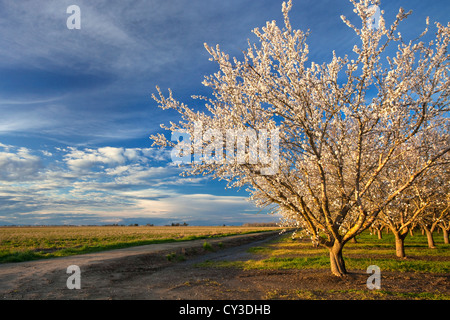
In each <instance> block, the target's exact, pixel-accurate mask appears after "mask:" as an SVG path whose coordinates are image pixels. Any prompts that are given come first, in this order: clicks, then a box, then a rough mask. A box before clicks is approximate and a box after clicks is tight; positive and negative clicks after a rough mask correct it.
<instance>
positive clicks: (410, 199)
mask: <svg viewBox="0 0 450 320" xmlns="http://www.w3.org/2000/svg"><path fill="white" fill-rule="evenodd" d="M439 142H440V143H444V141H439V139H436V138H435V139H430V136H428V137H426V138H425V139H422V138H421V137H420V135H416V136H415V137H414V138H412V139H411V141H410V143H409V144H408V145H406V148H407V150H405V149H404V147H405V146H403V148H399V149H398V150H397V152H396V153H397V154H396V155H395V159H394V160H393V162H392V163H391V165H390V167H389V168H388V169H387V170H385V171H384V172H383V173H382V174H381V175H380V176H379V177H378V181H377V183H378V188H376V189H374V190H373V191H372V192H373V201H374V202H375V203H374V205H376V202H377V201H378V199H380V198H384V197H385V196H386V195H387V194H389V193H391V192H392V191H393V190H396V189H397V188H398V187H399V185H402V184H404V183H405V181H404V179H405V178H406V179H407V178H408V174H405V172H406V173H409V172H415V171H417V170H418V169H419V168H421V167H423V166H424V165H425V163H426V162H427V161H428V155H429V153H430V152H429V149H430V148H435V147H436V145H435V143H437V144H439ZM413 143H414V144H415V145H414V147H411V144H413ZM441 147H442V146H441ZM441 147H439V146H438V148H441ZM438 163H439V164H441V165H438V166H436V165H434V166H431V167H430V168H429V170H428V171H427V174H425V175H421V176H420V177H418V178H417V179H415V181H414V182H413V183H412V184H411V186H410V188H408V189H407V190H405V191H404V192H402V193H401V194H400V195H398V196H397V197H396V198H395V199H394V200H393V201H391V202H390V203H389V204H388V205H387V206H385V207H384V208H383V209H382V210H381V211H380V213H379V215H378V219H377V220H376V221H377V222H379V223H381V225H383V226H385V227H387V228H389V229H390V230H391V231H392V233H393V234H394V236H395V248H396V255H397V257H399V258H405V257H406V256H405V248H404V240H405V238H406V236H407V235H408V231H410V230H411V229H412V228H413V227H414V226H415V225H417V224H421V225H422V224H425V223H426V222H428V221H430V220H433V221H434V222H433V223H431V224H432V225H433V226H432V227H433V228H434V227H435V226H437V224H438V223H439V221H442V220H443V219H444V218H445V216H446V215H447V214H448V213H447V211H448V209H449V208H448V189H449V176H448V169H447V167H448V165H449V164H450V158H449V157H448V156H447V155H445V156H443V157H442V158H441V159H440V161H439V162H438ZM444 165H445V166H444ZM379 193H381V194H379ZM433 218H434V219H433Z"/></svg>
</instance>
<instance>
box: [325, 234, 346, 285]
mask: <svg viewBox="0 0 450 320" xmlns="http://www.w3.org/2000/svg"><path fill="white" fill-rule="evenodd" d="M342 248H343V244H342V243H339V242H337V241H335V242H334V245H333V246H332V247H329V248H328V249H329V250H330V264H331V272H332V273H333V274H334V275H335V276H338V277H342V276H344V275H346V274H347V270H346V269H345V262H344V259H343V257H342Z"/></svg>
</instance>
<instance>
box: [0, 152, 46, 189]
mask: <svg viewBox="0 0 450 320" xmlns="http://www.w3.org/2000/svg"><path fill="white" fill-rule="evenodd" d="M0 147H1V148H3V151H1V150H0V181H24V180H30V179H31V180H34V179H36V178H37V175H38V173H39V170H40V169H41V168H42V163H41V159H40V158H39V157H38V156H35V155H33V154H31V151H30V150H29V149H27V148H23V147H22V148H14V147H13V146H7V145H4V144H1V145H0Z"/></svg>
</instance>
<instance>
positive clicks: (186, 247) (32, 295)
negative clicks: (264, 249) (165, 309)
mask: <svg viewBox="0 0 450 320" xmlns="http://www.w3.org/2000/svg"><path fill="white" fill-rule="evenodd" d="M277 236H278V231H275V232H264V233H255V234H247V235H236V236H229V237H223V238H214V239H207V240H205V239H202V240H193V241H185V242H173V243H164V244H153V245H145V246H138V247H132V248H126V249H117V250H111V251H103V252H99V253H92V254H84V255H77V256H70V257H62V258H55V259H48V260H40V261H30V262H21V263H8V264H1V265H0V299H26V300H35V299H161V298H162V299H170V298H175V299H176V298H177V297H176V296H172V295H170V294H168V296H166V295H165V294H164V291H166V290H168V289H169V288H170V287H172V286H173V283H172V282H173V281H170V279H171V278H174V276H176V278H179V276H180V273H185V272H189V270H190V269H191V268H192V263H195V261H199V259H208V257H210V256H211V257H212V256H215V257H220V256H223V255H227V256H237V255H242V254H245V249H246V247H248V245H254V244H255V242H257V241H267V240H268V239H272V238H274V237H277ZM205 241H207V242H208V243H209V244H210V245H211V246H212V249H213V250H214V251H212V250H205V248H203V244H204V243H205ZM245 244H247V245H245ZM168 255H169V256H170V257H171V259H168ZM180 259H183V260H185V261H183V262H181V263H180V262H179V261H180ZM177 262H178V263H177ZM70 265H77V266H79V267H80V270H81V289H80V290H77V289H73V290H69V289H68V288H67V285H66V281H67V279H68V277H69V276H70V274H67V273H66V270H67V267H68V266H70ZM191 298H193V297H191Z"/></svg>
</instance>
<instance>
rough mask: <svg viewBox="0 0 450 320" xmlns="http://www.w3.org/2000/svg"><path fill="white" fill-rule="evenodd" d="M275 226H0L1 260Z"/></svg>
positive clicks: (70, 253)
mask: <svg viewBox="0 0 450 320" xmlns="http://www.w3.org/2000/svg"><path fill="white" fill-rule="evenodd" d="M275 229H277V228H276V227H275V228H272V227H225V226H224V227H202V226H195V227H194V226H174V227H172V226H161V227H158V226H151V227H149V226H80V227H77V226H48V227H47V226H43V227H1V228H0V263H5V262H20V261H28V260H36V259H42V258H53V257H63V256H70V255H75V254H82V253H90V252H98V251H103V250H111V249H118V248H126V247H131V246H138V245H146V244H156V243H165V242H175V241H187V240H194V239H203V238H204V239H207V238H214V237H221V236H227V235H234V234H245V233H253V232H262V231H268V230H275Z"/></svg>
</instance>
